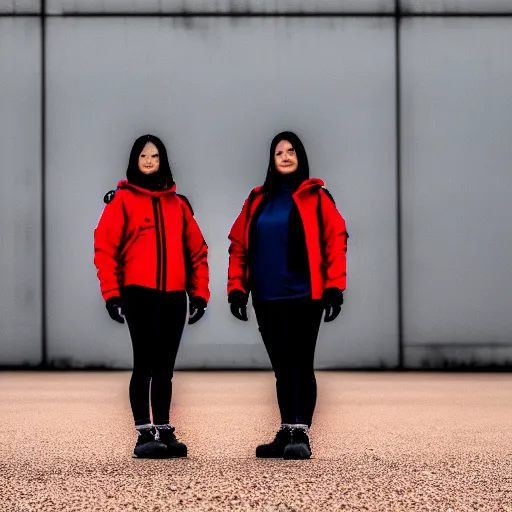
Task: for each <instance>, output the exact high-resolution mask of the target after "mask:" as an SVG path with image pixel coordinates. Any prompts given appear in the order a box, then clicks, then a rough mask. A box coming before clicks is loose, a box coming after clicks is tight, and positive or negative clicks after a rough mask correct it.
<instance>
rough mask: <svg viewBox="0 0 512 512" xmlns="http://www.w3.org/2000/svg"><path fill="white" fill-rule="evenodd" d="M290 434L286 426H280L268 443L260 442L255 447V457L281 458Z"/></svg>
mask: <svg viewBox="0 0 512 512" xmlns="http://www.w3.org/2000/svg"><path fill="white" fill-rule="evenodd" d="M290 439H291V434H290V429H289V428H288V427H281V428H280V429H279V430H278V431H277V434H276V437H275V439H274V440H273V441H272V442H271V443H268V444H260V445H259V446H258V447H257V448H256V457H260V458H262V459H276V458H279V459H281V458H282V457H283V452H284V449H285V446H286V445H287V444H288V443H289V442H290Z"/></svg>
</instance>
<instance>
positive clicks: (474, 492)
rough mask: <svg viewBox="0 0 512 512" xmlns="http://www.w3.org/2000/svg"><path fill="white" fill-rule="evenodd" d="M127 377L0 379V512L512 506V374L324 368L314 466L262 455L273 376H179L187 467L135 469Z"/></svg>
mask: <svg viewBox="0 0 512 512" xmlns="http://www.w3.org/2000/svg"><path fill="white" fill-rule="evenodd" d="M129 378H130V374H129V373H128V372H104V373H88V372H69V373H37V372H34V373H29V372H27V373H24V372H11V373H9V372H4V373H2V374H0V432H1V439H0V511H8V512H25V511H33V510H34V511H36V510H37V511H68V510H69V511H71V510H73V511H74V510H76V511H79V510H84V511H85V510H87V511H95V510H99V511H118V510H123V511H125V510H126V511H129V510H139V511H157V510H158V511H169V510H172V511H174V510H176V511H203V510H212V511H216V510H258V511H262V512H278V511H279V512H285V511H308V512H309V511H337V510H343V511H347V510H376V511H395V510H401V511H402V510H406V511H409V510H432V511H444V512H459V511H466V510H468V511H473V510H481V511H512V429H511V424H512V392H511V391H512V375H508V374H443V373H352V372H317V380H318V386H319V399H318V404H317V410H316V413H315V421H314V425H313V429H312V449H313V458H312V459H311V460H309V461H283V460H257V459H256V458H255V457H254V450H255V447H256V445H257V444H259V443H261V442H266V441H270V440H271V439H272V438H273V436H274V434H275V431H276V429H277V428H278V425H279V421H278V414H277V405H276V400H275V387H274V380H273V375H272V374H271V373H270V372H176V374H175V378H174V397H173V404H172V409H171V418H172V419H171V422H172V423H173V424H174V425H175V426H176V428H177V430H176V434H177V436H178V439H180V440H181V441H183V442H185V443H186V444H187V445H188V448H189V457H188V458H187V459H173V460H160V461H157V460H139V459H132V458H131V454H132V450H133V446H134V443H135V439H136V435H135V432H134V430H133V427H132V425H131V415H130V409H129V403H128V397H127V389H128V382H129Z"/></svg>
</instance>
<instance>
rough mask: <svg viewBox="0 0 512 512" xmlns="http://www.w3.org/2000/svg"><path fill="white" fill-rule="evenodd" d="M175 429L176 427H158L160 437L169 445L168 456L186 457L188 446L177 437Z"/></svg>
mask: <svg viewBox="0 0 512 512" xmlns="http://www.w3.org/2000/svg"><path fill="white" fill-rule="evenodd" d="M174 430H175V428H174V427H167V428H157V431H158V439H159V440H160V441H161V442H162V443H164V445H165V446H166V447H167V457H172V458H175V457H186V456H187V446H186V445H185V444H184V443H180V442H179V441H178V440H177V439H176V436H175V435H174Z"/></svg>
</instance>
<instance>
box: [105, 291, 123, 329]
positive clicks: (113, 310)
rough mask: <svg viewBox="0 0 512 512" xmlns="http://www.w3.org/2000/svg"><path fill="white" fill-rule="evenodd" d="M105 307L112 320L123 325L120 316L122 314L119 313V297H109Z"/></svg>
mask: <svg viewBox="0 0 512 512" xmlns="http://www.w3.org/2000/svg"><path fill="white" fill-rule="evenodd" d="M105 306H106V308H107V311H108V314H109V315H110V318H112V320H115V321H116V322H119V323H120V324H124V318H123V317H122V316H121V315H122V314H123V312H122V311H121V301H120V300H119V297H110V299H107V303H106V304H105Z"/></svg>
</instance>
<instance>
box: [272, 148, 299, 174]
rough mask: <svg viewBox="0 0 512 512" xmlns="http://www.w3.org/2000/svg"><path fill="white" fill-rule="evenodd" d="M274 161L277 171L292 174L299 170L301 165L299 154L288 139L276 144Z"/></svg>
mask: <svg viewBox="0 0 512 512" xmlns="http://www.w3.org/2000/svg"><path fill="white" fill-rule="evenodd" d="M274 163H275V166H276V170H277V172H279V173H281V174H291V173H292V172H295V171H296V170H297V167H298V166H299V161H298V159H297V154H296V153H295V149H293V146H292V145H291V144H290V143H289V142H288V141H287V140H282V141H280V142H279V144H278V145H277V146H276V150H275V152H274Z"/></svg>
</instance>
